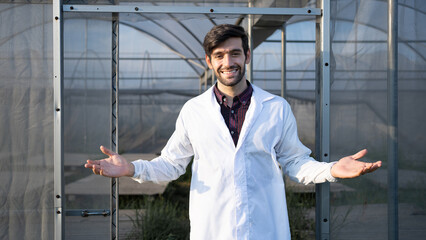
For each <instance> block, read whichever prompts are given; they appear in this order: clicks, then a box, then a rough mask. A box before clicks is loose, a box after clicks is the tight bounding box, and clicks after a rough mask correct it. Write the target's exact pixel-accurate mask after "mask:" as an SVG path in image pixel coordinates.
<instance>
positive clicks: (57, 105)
mask: <svg viewBox="0 0 426 240" xmlns="http://www.w3.org/2000/svg"><path fill="white" fill-rule="evenodd" d="M52 7H53V104H54V106H53V112H54V114H53V128H54V129H53V166H54V167H53V168H54V170H53V178H54V179H53V194H54V196H52V197H54V207H55V210H54V211H55V212H54V214H55V217H54V219H55V225H54V226H55V232H54V237H55V239H56V240H60V239H64V238H65V224H64V222H65V221H64V216H65V214H64V213H65V210H64V171H63V169H64V137H63V135H64V117H63V89H64V88H63V79H64V73H63V69H64V64H63V63H64V56H63V53H64V48H63V42H64V41H63V29H64V28H63V16H62V1H61V0H53V3H52Z"/></svg>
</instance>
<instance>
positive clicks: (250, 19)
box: [247, 0, 254, 83]
mask: <svg viewBox="0 0 426 240" xmlns="http://www.w3.org/2000/svg"><path fill="white" fill-rule="evenodd" d="M248 6H249V7H253V1H252V0H249V2H248ZM253 18H254V16H253V14H249V15H248V24H247V33H248V43H249V50H250V53H251V54H250V63H249V64H248V65H247V79H248V80H249V81H250V82H252V83H253V82H254V81H253V80H254V79H253V24H254V23H253Z"/></svg>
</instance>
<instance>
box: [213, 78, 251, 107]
mask: <svg viewBox="0 0 426 240" xmlns="http://www.w3.org/2000/svg"><path fill="white" fill-rule="evenodd" d="M247 85H248V86H247V88H246V89H245V90H244V91H243V92H242V93H240V94H239V95H238V96H235V97H234V101H236V100H237V101H240V102H241V103H242V104H243V105H246V104H248V103H249V102H250V98H251V95H252V94H253V87H252V86H251V84H250V82H249V81H247ZM213 92H214V94H215V96H216V100H217V102H218V103H219V104H223V102H226V96H225V95H224V94H223V93H222V92H221V91H220V90H219V88H218V87H217V83H216V84H215V85H214V88H213Z"/></svg>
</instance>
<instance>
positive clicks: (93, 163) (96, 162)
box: [86, 160, 100, 165]
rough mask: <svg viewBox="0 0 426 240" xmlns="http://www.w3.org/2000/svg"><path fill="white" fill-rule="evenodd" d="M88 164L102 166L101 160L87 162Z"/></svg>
mask: <svg viewBox="0 0 426 240" xmlns="http://www.w3.org/2000/svg"><path fill="white" fill-rule="evenodd" d="M86 162H87V163H88V164H92V165H99V164H100V162H99V160H87V161H86Z"/></svg>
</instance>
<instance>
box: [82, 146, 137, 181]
mask: <svg viewBox="0 0 426 240" xmlns="http://www.w3.org/2000/svg"><path fill="white" fill-rule="evenodd" d="M100 148H101V151H102V152H103V153H104V154H105V155H108V158H104V159H101V160H87V163H86V164H85V165H84V167H85V168H90V169H92V171H93V173H94V174H96V175H102V176H105V177H115V178H118V177H123V176H127V177H133V175H134V174H135V167H134V166H133V164H131V163H129V162H127V160H126V159H125V158H124V157H122V156H120V155H119V154H118V153H115V152H113V151H111V150H109V149H108V148H106V147H104V146H101V147H100Z"/></svg>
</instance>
